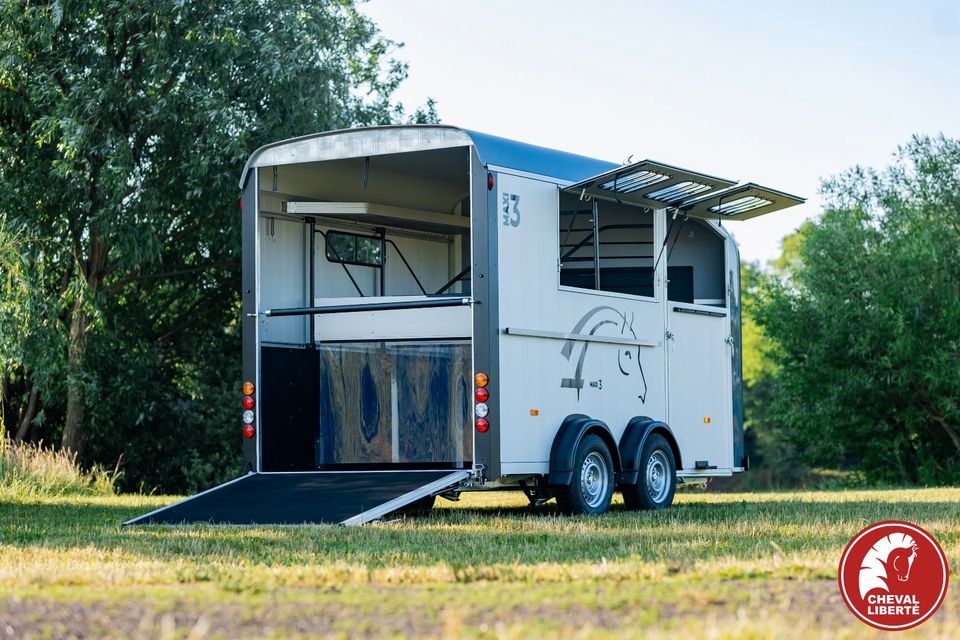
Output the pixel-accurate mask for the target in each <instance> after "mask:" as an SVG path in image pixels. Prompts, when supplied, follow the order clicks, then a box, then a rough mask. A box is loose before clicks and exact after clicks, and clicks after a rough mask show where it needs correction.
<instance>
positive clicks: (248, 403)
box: [240, 380, 257, 438]
mask: <svg viewBox="0 0 960 640" xmlns="http://www.w3.org/2000/svg"><path fill="white" fill-rule="evenodd" d="M242 390H243V399H242V400H241V401H240V402H241V404H242V405H243V416H242V417H243V437H244V438H252V437H253V436H255V435H257V428H256V427H255V426H254V424H253V423H254V422H256V420H257V415H256V414H255V413H254V412H253V408H254V407H255V406H256V404H257V401H256V400H255V399H254V397H253V392H254V391H256V387H254V386H253V383H252V382H250V381H249V380H247V381H246V382H244V383H243V388H242Z"/></svg>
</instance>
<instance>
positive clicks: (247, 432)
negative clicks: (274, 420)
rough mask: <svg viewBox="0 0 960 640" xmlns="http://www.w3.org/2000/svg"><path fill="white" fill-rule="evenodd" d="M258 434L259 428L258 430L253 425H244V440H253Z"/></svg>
mask: <svg viewBox="0 0 960 640" xmlns="http://www.w3.org/2000/svg"><path fill="white" fill-rule="evenodd" d="M256 434H257V428H256V427H255V426H253V425H252V424H245V425H243V437H244V438H252V437H253V436H255V435H256Z"/></svg>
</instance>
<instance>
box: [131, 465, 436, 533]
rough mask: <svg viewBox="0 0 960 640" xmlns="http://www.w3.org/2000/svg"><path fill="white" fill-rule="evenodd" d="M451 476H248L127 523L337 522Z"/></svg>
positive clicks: (411, 473)
mask: <svg viewBox="0 0 960 640" xmlns="http://www.w3.org/2000/svg"><path fill="white" fill-rule="evenodd" d="M451 473H453V472H452V471H450V470H446V471H388V472H385V471H367V472H352V473H347V472H316V473H267V474H263V473H260V474H250V475H247V476H244V477H243V478H241V479H239V480H235V481H233V482H228V483H227V484H223V485H220V486H219V487H215V488H213V489H211V490H209V491H206V492H204V493H201V494H197V495H196V496H194V497H192V498H188V499H186V500H183V501H182V502H178V503H175V504H173V505H171V506H169V507H166V508H163V509H160V510H158V511H156V512H153V513H148V514H146V515H143V516H140V517H138V518H134V519H133V520H130V521H129V522H127V523H126V524H181V523H188V522H209V523H219V524H303V523H323V522H327V523H338V522H343V521H344V520H346V519H347V518H350V517H352V516H355V515H357V514H358V513H361V512H363V511H366V510H367V509H371V508H373V507H376V506H379V505H381V504H383V503H385V502H388V501H390V500H393V499H394V498H397V497H399V496H401V495H403V494H405V493H409V492H410V491H413V490H414V489H417V488H419V487H422V486H424V485H426V484H430V483H431V482H435V481H437V480H439V479H441V478H443V477H444V476H447V475H449V474H451Z"/></svg>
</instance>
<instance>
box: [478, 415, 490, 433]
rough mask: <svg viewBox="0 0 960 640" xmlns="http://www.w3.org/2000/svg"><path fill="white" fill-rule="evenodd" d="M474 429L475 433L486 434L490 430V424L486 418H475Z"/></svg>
mask: <svg viewBox="0 0 960 640" xmlns="http://www.w3.org/2000/svg"><path fill="white" fill-rule="evenodd" d="M476 427H477V433H486V432H487V429H489V428H490V423H489V422H487V419H486V418H477V422H476Z"/></svg>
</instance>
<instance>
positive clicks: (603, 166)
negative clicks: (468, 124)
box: [463, 129, 619, 182]
mask: <svg viewBox="0 0 960 640" xmlns="http://www.w3.org/2000/svg"><path fill="white" fill-rule="evenodd" d="M463 131H464V132H465V133H466V134H467V135H468V136H470V140H471V141H473V144H474V146H475V147H476V148H477V155H479V156H480V161H481V162H483V163H484V164H488V165H496V166H498V167H503V168H508V169H514V170H516V171H525V172H527V173H534V174H537V175H542V176H549V177H551V178H559V179H561V180H568V181H570V182H578V181H580V180H585V179H586V178H590V177H592V176H595V175H597V174H600V173H603V172H604V171H609V170H611V169H614V168H616V167H617V166H619V165H617V164H616V163H614V162H607V161H606V160H597V159H596V158H588V157H587V156H581V155H577V154H575V153H567V152H566V151H557V150H556V149H548V148H546V147H538V146H536V145H533V144H527V143H525V142H517V141H516V140H508V139H507V138H500V137H498V136H491V135H489V134H486V133H480V132H478V131H470V130H468V129H463Z"/></svg>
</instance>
